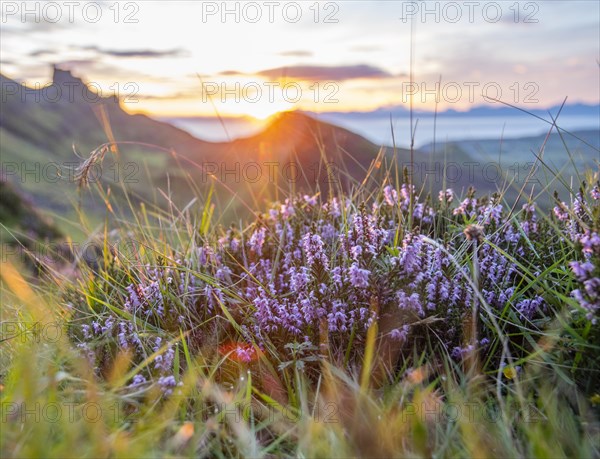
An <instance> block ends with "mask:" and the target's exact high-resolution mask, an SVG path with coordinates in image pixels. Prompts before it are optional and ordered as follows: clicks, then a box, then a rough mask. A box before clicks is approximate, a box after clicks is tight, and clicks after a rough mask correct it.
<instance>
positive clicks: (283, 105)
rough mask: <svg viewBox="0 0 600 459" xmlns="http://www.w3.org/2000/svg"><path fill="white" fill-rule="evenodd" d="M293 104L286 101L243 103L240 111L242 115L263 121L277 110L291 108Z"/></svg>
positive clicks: (277, 111)
mask: <svg viewBox="0 0 600 459" xmlns="http://www.w3.org/2000/svg"><path fill="white" fill-rule="evenodd" d="M293 106H294V104H292V103H290V102H286V101H272V102H266V101H265V102H257V103H255V104H253V103H248V104H245V106H244V107H243V109H242V111H243V113H244V115H247V116H250V117H252V118H254V119H256V120H259V121H264V120H266V119H268V118H270V117H272V116H273V115H275V114H277V113H279V112H284V111H288V110H291V109H292V108H293ZM240 108H241V107H240Z"/></svg>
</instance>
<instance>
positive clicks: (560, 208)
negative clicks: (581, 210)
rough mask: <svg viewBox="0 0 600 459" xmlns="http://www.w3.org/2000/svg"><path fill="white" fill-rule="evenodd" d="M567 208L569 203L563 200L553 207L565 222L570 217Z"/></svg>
mask: <svg viewBox="0 0 600 459" xmlns="http://www.w3.org/2000/svg"><path fill="white" fill-rule="evenodd" d="M567 208H568V207H567V204H566V203H564V202H561V203H560V204H559V205H557V206H555V207H554V209H552V210H553V212H554V215H555V216H556V218H558V219H559V220H560V221H561V222H565V221H567V220H568V219H569V211H568V210H567Z"/></svg>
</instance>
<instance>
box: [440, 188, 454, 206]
mask: <svg viewBox="0 0 600 459" xmlns="http://www.w3.org/2000/svg"><path fill="white" fill-rule="evenodd" d="M438 199H439V201H440V202H446V203H448V204H450V203H451V202H452V201H453V199H454V192H453V191H452V188H448V189H446V191H444V190H441V191H440V192H439V194H438Z"/></svg>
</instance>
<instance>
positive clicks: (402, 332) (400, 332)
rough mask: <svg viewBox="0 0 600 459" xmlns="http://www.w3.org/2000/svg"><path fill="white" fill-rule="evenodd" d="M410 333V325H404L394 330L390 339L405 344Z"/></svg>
mask: <svg viewBox="0 0 600 459" xmlns="http://www.w3.org/2000/svg"><path fill="white" fill-rule="evenodd" d="M409 331H410V326H409V325H403V326H402V327H400V328H394V329H393V330H392V331H391V332H390V337H391V338H392V339H394V340H396V341H400V342H402V343H403V342H404V341H406V338H407V337H408V332H409Z"/></svg>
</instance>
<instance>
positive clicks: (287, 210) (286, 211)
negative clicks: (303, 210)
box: [281, 199, 296, 218]
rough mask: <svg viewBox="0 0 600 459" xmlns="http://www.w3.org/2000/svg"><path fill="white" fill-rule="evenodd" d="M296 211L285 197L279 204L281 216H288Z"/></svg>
mask: <svg viewBox="0 0 600 459" xmlns="http://www.w3.org/2000/svg"><path fill="white" fill-rule="evenodd" d="M295 213H296V210H295V209H294V205H293V203H292V201H291V200H290V199H286V200H285V203H284V204H283V205H282V206H281V215H282V216H283V218H290V217H292V216H293V215H294V214H295Z"/></svg>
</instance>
